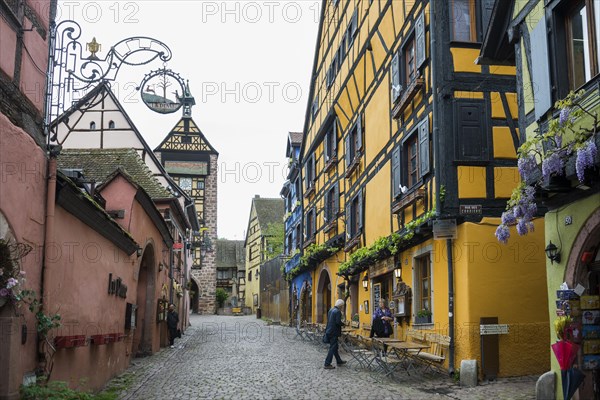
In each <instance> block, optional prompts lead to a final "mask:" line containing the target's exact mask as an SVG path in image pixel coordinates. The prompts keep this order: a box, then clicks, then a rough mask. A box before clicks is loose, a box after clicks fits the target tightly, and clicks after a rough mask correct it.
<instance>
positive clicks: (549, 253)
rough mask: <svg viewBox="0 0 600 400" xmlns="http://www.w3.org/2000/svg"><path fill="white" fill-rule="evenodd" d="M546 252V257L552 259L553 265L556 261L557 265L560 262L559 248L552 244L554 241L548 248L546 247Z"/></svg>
mask: <svg viewBox="0 0 600 400" xmlns="http://www.w3.org/2000/svg"><path fill="white" fill-rule="evenodd" d="M545 252H546V257H548V258H549V259H550V262H551V263H552V264H554V261H556V262H557V263H559V262H560V251H559V250H558V247H556V245H555V244H554V243H552V240H551V241H550V243H548V246H546V249H545Z"/></svg>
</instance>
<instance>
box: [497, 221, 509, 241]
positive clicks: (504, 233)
mask: <svg viewBox="0 0 600 400" xmlns="http://www.w3.org/2000/svg"><path fill="white" fill-rule="evenodd" d="M495 235H496V239H498V241H499V242H501V243H504V244H506V243H508V239H509V238H510V230H509V229H508V226H506V225H504V224H502V225H499V226H498V228H497V229H496V233H495Z"/></svg>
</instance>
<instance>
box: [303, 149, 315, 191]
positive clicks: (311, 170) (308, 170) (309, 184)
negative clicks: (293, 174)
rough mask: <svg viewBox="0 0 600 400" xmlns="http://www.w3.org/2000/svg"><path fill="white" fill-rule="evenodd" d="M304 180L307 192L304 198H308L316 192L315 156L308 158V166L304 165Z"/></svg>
mask: <svg viewBox="0 0 600 400" xmlns="http://www.w3.org/2000/svg"><path fill="white" fill-rule="evenodd" d="M304 179H305V185H304V186H305V190H304V197H308V196H309V195H310V194H311V193H314V191H315V179H316V175H315V154H314V153H313V154H311V155H310V156H308V158H307V160H306V164H305V165H304Z"/></svg>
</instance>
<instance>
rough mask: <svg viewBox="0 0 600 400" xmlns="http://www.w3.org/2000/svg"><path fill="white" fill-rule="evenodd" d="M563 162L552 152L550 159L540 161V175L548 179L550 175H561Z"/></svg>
mask: <svg viewBox="0 0 600 400" xmlns="http://www.w3.org/2000/svg"><path fill="white" fill-rule="evenodd" d="M563 168H564V162H563V160H562V158H561V157H560V154H559V153H558V152H554V153H552V154H551V155H550V157H548V158H546V159H544V161H542V175H543V177H544V178H548V177H549V176H550V175H552V174H556V175H563Z"/></svg>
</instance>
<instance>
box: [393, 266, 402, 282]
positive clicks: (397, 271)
mask: <svg viewBox="0 0 600 400" xmlns="http://www.w3.org/2000/svg"><path fill="white" fill-rule="evenodd" d="M394 277H395V278H396V280H398V281H401V280H402V266H400V265H398V266H397V267H396V269H395V270H394Z"/></svg>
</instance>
